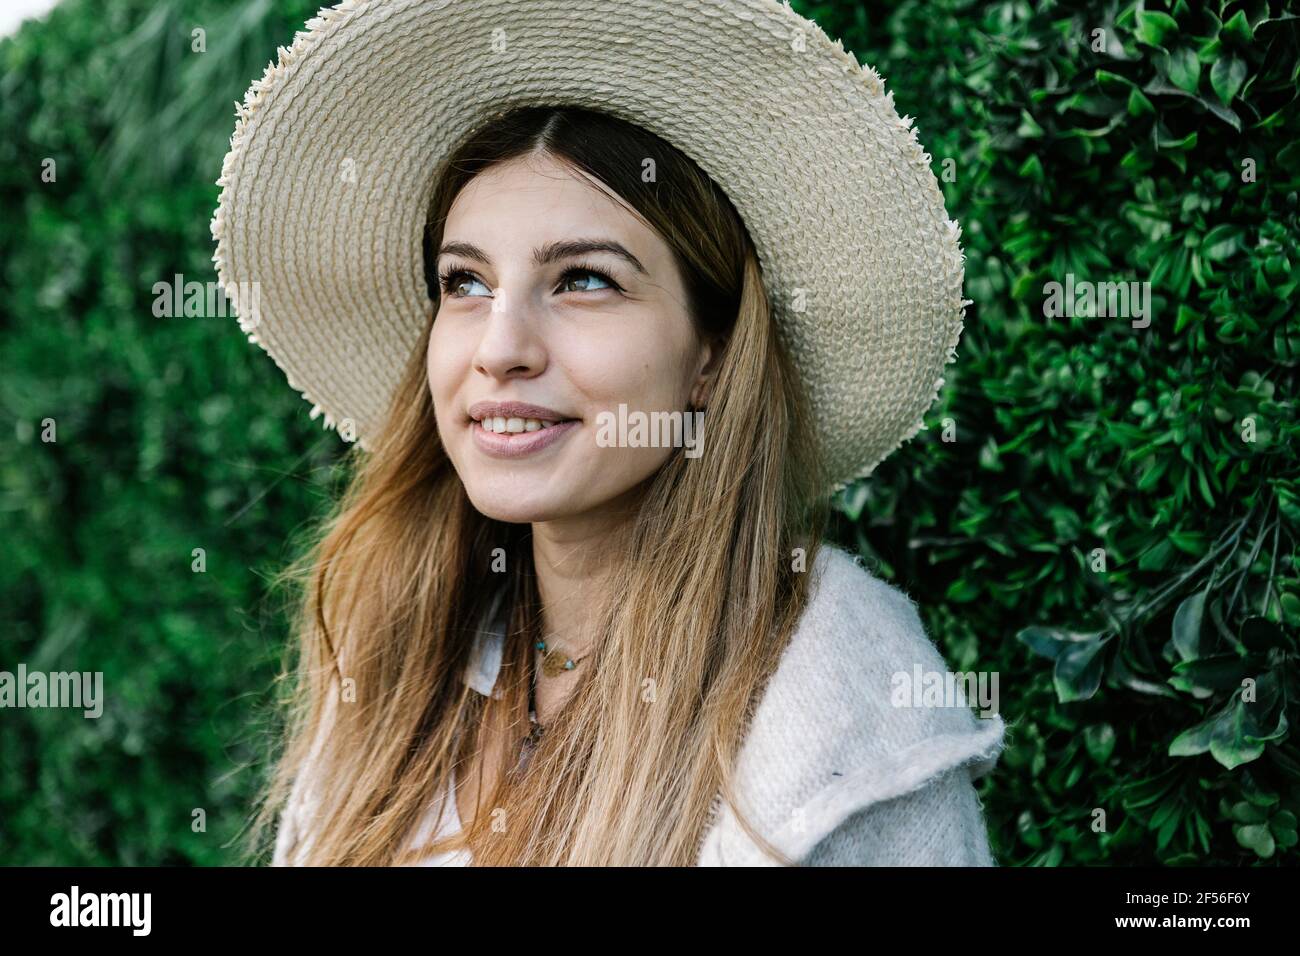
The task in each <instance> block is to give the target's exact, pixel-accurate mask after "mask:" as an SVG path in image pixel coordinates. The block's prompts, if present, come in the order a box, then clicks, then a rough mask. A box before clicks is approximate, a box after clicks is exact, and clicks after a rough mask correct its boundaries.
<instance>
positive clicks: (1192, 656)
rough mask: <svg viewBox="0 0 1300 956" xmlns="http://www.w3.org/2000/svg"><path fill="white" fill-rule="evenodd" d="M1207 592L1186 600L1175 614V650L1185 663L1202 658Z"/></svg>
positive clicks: (1199, 592) (1200, 592)
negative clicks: (1202, 627)
mask: <svg viewBox="0 0 1300 956" xmlns="http://www.w3.org/2000/svg"><path fill="white" fill-rule="evenodd" d="M1205 594H1206V592H1205V591H1197V592H1196V593H1195V594H1193V595H1191V596H1190V597H1188V598H1186V599H1184V601H1183V602H1182V603H1181V604H1179V605H1178V610H1177V611H1176V612H1175V613H1174V638H1173V639H1174V649H1175V650H1177V651H1178V656H1179V657H1181V658H1182V659H1183V660H1185V661H1194V660H1196V659H1197V658H1199V657H1200V656H1201V619H1202V617H1203V616H1204V614H1205Z"/></svg>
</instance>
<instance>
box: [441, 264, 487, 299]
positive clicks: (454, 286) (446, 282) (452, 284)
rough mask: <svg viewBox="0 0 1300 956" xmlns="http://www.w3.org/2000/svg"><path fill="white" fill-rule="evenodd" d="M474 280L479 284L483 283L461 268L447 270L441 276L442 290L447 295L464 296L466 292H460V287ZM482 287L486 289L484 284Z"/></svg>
mask: <svg viewBox="0 0 1300 956" xmlns="http://www.w3.org/2000/svg"><path fill="white" fill-rule="evenodd" d="M475 282H477V283H478V284H479V285H483V283H482V281H480V280H479V279H477V278H475V277H474V276H472V275H470V274H469V273H468V272H465V271H463V270H458V271H456V272H449V273H447V274H446V275H444V276H443V279H442V291H443V292H444V293H446V294H448V295H454V296H461V297H464V296H466V295H468V293H465V292H462V291H461V288H462V287H463V286H465V285H470V284H473V283H475ZM483 288H484V289H486V288H487V286H485V285H484V286H483ZM489 294H490V293H489Z"/></svg>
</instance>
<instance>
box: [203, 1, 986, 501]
mask: <svg viewBox="0 0 1300 956" xmlns="http://www.w3.org/2000/svg"><path fill="white" fill-rule="evenodd" d="M525 105H569V106H577V107H584V108H589V109H596V110H603V111H605V112H607V113H612V114H614V115H615V116H618V117H621V118H623V119H626V120H629V121H631V122H633V123H636V124H638V125H640V126H641V127H643V128H645V129H647V130H649V131H651V132H653V133H655V134H657V135H659V136H660V137H662V138H663V139H665V140H667V141H668V142H669V143H672V144H673V145H674V146H676V147H677V148H678V149H680V150H681V151H682V152H684V153H685V154H686V155H687V156H689V157H691V159H693V160H694V161H695V162H696V163H697V164H698V165H699V166H700V167H701V168H702V169H703V170H704V171H705V172H707V173H708V174H709V175H710V176H711V177H712V178H713V180H714V181H715V182H716V183H717V184H718V185H719V186H720V187H721V188H722V190H723V191H724V192H725V193H726V194H727V195H728V196H729V197H730V199H731V201H732V203H733V204H734V205H735V207H736V209H737V210H738V211H739V212H740V214H741V216H742V218H743V219H744V221H745V225H746V227H747V228H748V230H749V234H750V237H751V239H752V240H753V242H754V245H755V248H756V249H757V252H758V256H759V261H760V264H761V266H762V269H763V275H764V281H765V284H766V286H767V290H768V293H769V296H770V298H771V301H772V305H773V308H774V315H775V317H776V320H777V321H778V322H779V323H780V327H781V331H782V334H783V339H784V341H785V342H786V343H787V344H788V345H789V347H790V349H791V353H792V355H793V358H794V360H795V362H796V364H797V365H798V368H799V371H800V373H801V375H802V378H803V381H804V383H805V386H806V388H807V389H808V392H809V395H810V398H811V400H812V403H813V409H814V413H815V415H814V420H815V421H816V422H817V425H818V428H819V431H820V434H821V437H822V439H823V444H824V448H825V454H826V459H827V464H828V466H829V468H830V471H831V475H832V478H833V481H834V488H836V489H837V488H839V487H842V486H843V484H845V483H847V482H848V481H850V480H852V479H853V478H856V477H861V476H865V475H867V474H868V473H870V472H871V471H872V470H873V469H874V468H875V466H876V465H877V464H878V463H879V462H880V461H881V460H882V459H884V458H885V457H886V456H887V455H888V454H889V453H890V452H892V451H894V450H895V449H896V448H898V447H899V445H901V444H902V443H903V442H904V441H906V440H907V439H909V438H911V437H912V436H914V435H915V434H916V433H917V432H918V431H919V430H920V429H921V428H923V427H924V424H923V420H922V416H923V415H924V413H925V412H926V410H927V409H928V408H929V407H930V406H931V404H933V402H934V400H935V398H937V396H938V392H939V389H940V388H941V386H942V385H943V381H944V380H943V377H942V375H943V371H944V365H945V364H946V363H948V362H951V361H955V359H956V353H955V348H956V345H957V340H958V338H959V337H960V335H961V328H962V318H963V316H964V313H965V306H966V305H968V304H969V302H968V301H967V300H964V299H963V298H962V274H963V256H962V252H961V248H960V245H959V238H960V235H961V230H960V228H959V227H958V225H957V223H956V222H953V221H951V220H949V219H948V217H947V214H946V212H945V210H944V201H943V195H942V193H940V191H939V186H938V183H937V181H936V179H935V176H934V173H933V172H932V170H931V169H930V156H929V154H927V153H925V152H923V151H922V149H921V147H920V145H919V143H918V142H917V138H916V133H915V131H914V130H913V129H912V122H911V120H910V119H909V118H906V117H904V118H902V119H900V118H899V116H898V113H897V112H896V111H895V109H894V104H893V93H892V92H890V93H886V92H885V91H884V89H883V86H882V81H881V78H880V76H879V75H878V74H877V73H876V72H875V71H874V70H873V69H871V67H869V66H860V65H859V64H858V62H857V61H856V60H855V59H854V58H853V56H852V55H851V54H849V53H848V52H846V51H845V50H844V48H843V45H842V43H841V42H839V41H832V40H831V39H830V38H829V37H827V36H826V34H825V33H824V32H823V31H822V29H821V28H820V27H819V26H818V25H817V24H816V23H814V22H813V21H811V20H807V19H805V18H803V17H801V16H799V15H798V14H797V13H795V12H794V11H793V10H791V9H790V7H789V6H787V5H783V4H779V3H777V2H776V0H671V2H669V0H345V2H343V3H341V4H339V5H338V6H336V7H333V8H330V9H325V10H322V11H321V12H320V13H319V15H318V16H316V17H315V18H314V19H312V20H310V21H309V22H308V23H307V28H306V30H305V31H304V32H300V33H298V34H297V36H296V37H295V39H294V42H293V45H292V46H291V47H289V48H288V49H284V48H281V49H280V51H279V62H278V63H276V64H272V65H270V66H268V68H267V70H266V73H265V75H264V76H263V77H262V78H261V79H260V80H257V81H255V82H254V83H253V85H252V86H251V87H250V88H249V90H248V93H247V94H246V95H245V97H244V102H243V104H238V105H237V107H236V108H237V112H238V117H239V119H238V121H237V123H236V125H235V132H234V135H233V136H232V137H231V147H230V152H229V153H228V154H227V156H226V158H225V162H224V163H223V164H222V169H221V177H220V178H219V179H218V180H217V184H218V185H219V186H221V187H222V189H221V197H220V202H219V205H218V208H217V210H216V214H215V215H214V217H213V219H212V235H213V238H214V239H216V240H217V246H216V253H215V255H214V256H213V261H214V262H215V263H216V268H217V274H218V277H219V279H220V281H221V285H222V287H223V289H224V290H225V292H226V295H227V297H228V298H229V299H230V300H231V302H232V303H233V304H234V306H235V308H236V311H237V312H238V313H239V322H240V326H241V328H242V329H243V330H244V331H245V332H246V333H248V336H249V338H250V339H251V340H252V341H254V342H257V343H258V344H259V345H260V346H261V347H262V348H264V349H265V350H266V351H267V352H268V353H269V354H270V355H271V357H272V358H273V359H274V360H275V362H276V364H277V365H278V366H279V367H280V368H281V369H282V370H283V371H284V373H285V375H286V376H287V378H288V381H289V384H290V385H291V386H292V387H293V388H294V389H296V390H297V391H299V392H301V393H302V395H303V397H304V398H305V399H307V400H308V401H309V402H311V403H312V406H313V407H312V409H311V416H312V417H313V418H315V417H317V416H318V415H320V414H321V413H323V414H324V420H325V425H326V427H330V428H338V429H339V430H340V431H341V432H343V433H344V437H345V438H355V439H356V440H358V441H359V442H360V443H361V446H362V447H363V448H367V449H368V448H370V447H371V445H372V442H373V438H374V436H375V434H376V433H377V431H378V429H379V428H380V427H381V426H382V424H383V422H382V415H383V413H384V411H385V409H386V406H387V403H388V400H389V398H390V396H391V395H392V393H393V390H394V389H395V387H396V385H397V381H398V378H399V376H400V374H401V371H402V369H403V367H404V363H405V361H406V360H407V358H408V356H409V355H410V353H411V351H412V349H413V348H414V347H415V345H416V343H417V341H418V339H419V336H420V334H421V332H422V331H423V327H424V324H425V323H426V322H427V321H428V319H429V317H430V315H431V313H432V303H431V302H430V300H429V297H428V292H427V289H426V285H425V278H424V265H423V257H422V240H423V230H424V224H425V223H424V217H425V215H426V209H427V207H428V203H429V200H430V198H431V195H432V190H433V185H434V179H435V177H436V175H437V174H438V172H439V170H440V167H441V164H442V161H443V159H444V158H445V157H446V156H447V155H448V154H449V153H450V152H452V151H453V150H454V149H455V147H456V146H457V145H458V144H459V143H460V142H461V141H462V140H463V139H464V138H465V137H466V136H467V135H468V134H470V133H472V132H473V131H474V130H475V129H476V128H477V127H479V126H480V125H482V124H483V123H484V122H486V121H487V120H489V119H491V118H492V117H494V116H496V115H499V114H500V113H502V112H504V111H505V110H507V109H509V108H513V107H515V106H525Z"/></svg>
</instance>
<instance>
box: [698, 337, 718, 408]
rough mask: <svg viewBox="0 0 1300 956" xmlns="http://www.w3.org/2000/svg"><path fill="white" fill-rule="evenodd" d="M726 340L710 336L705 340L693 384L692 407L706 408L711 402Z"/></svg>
mask: <svg viewBox="0 0 1300 956" xmlns="http://www.w3.org/2000/svg"><path fill="white" fill-rule="evenodd" d="M725 345H726V341H725V340H723V339H718V338H709V339H706V340H705V341H704V347H703V349H702V351H701V352H700V366H699V369H698V370H697V371H696V375H695V383H694V384H693V385H692V386H691V407H692V408H704V407H705V406H706V405H707V404H708V402H709V393H710V391H711V390H712V388H713V382H714V380H715V379H716V378H717V375H718V366H719V365H721V363H722V350H723V347H724V346H725Z"/></svg>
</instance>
